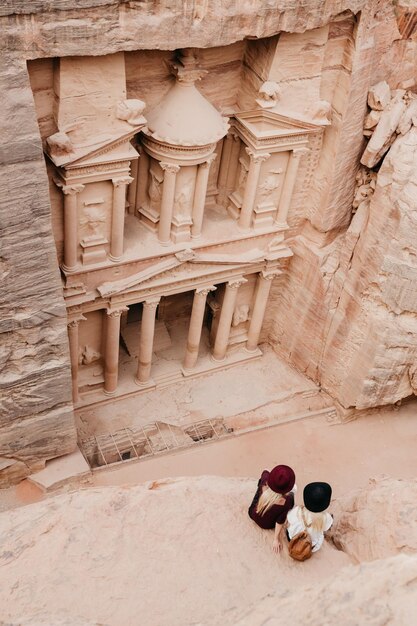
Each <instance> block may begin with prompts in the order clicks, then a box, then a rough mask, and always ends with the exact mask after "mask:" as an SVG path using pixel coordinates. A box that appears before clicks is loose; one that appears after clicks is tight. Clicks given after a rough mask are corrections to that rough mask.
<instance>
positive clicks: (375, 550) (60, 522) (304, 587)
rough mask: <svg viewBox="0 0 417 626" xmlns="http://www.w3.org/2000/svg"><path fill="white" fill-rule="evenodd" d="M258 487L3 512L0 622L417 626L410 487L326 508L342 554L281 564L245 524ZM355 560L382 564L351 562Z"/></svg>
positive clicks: (401, 484)
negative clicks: (332, 516)
mask: <svg viewBox="0 0 417 626" xmlns="http://www.w3.org/2000/svg"><path fill="white" fill-rule="evenodd" d="M255 486H256V482H255V481H254V480H247V479H246V480H245V479H224V478H215V477H201V478H197V479H196V478H187V479H177V480H169V479H167V480H165V481H157V482H153V483H150V484H148V485H144V486H138V487H130V488H110V487H107V488H101V489H88V490H85V491H80V492H77V493H73V494H66V495H61V496H57V497H54V498H50V499H48V500H45V501H43V502H40V503H38V504H35V505H29V506H26V507H23V508H20V509H15V510H13V511H9V512H6V513H3V514H1V515H0V542H1V546H2V551H1V553H0V582H1V584H0V605H1V607H2V611H1V618H0V619H2V620H3V622H0V623H4V624H9V625H10V624H13V625H16V626H17V624H22V626H23V625H25V626H26V625H27V626H29V625H30V624H32V625H34V624H52V623H53V624H63V625H65V624H68V625H69V624H80V625H81V624H91V625H93V624H106V625H107V626H112V625H115V626H116V625H117V626H118V625H119V624H120V623H124V624H129V625H134V624H137V623H138V621H140V623H141V624H149V625H151V624H152V625H153V624H158V625H160V626H164V625H165V624H166V625H167V626H168V625H169V626H174V625H175V624H181V625H184V624H205V625H209V624H210V625H212V626H215V625H216V624H220V623H221V624H236V623H238V624H242V625H243V624H247V625H248V626H256V625H257V624H259V625H261V624H274V625H275V624H276V625H277V626H281V625H285V624H289V623H293V624H297V625H300V626H305V625H306V624H307V625H308V624H323V625H324V624H329V626H330V625H331V624H334V623H338V624H340V625H341V626H354V625H355V626H356V624H373V625H375V624H395V625H397V626H400V625H404V626H405V625H408V624H411V623H413V615H414V614H413V607H415V601H416V588H415V580H416V576H417V556H416V549H417V543H416V536H417V535H416V532H417V530H416V528H417V527H416V517H415V514H414V513H415V491H416V482H415V481H397V480H385V481H382V483H377V484H372V485H370V487H369V488H368V489H364V490H362V491H361V492H357V493H354V494H347V495H346V497H344V498H343V499H340V500H339V501H337V502H335V503H332V507H331V508H332V510H333V511H334V513H335V524H336V528H335V531H334V538H335V540H337V543H338V544H339V546H341V547H343V549H344V550H346V552H347V554H346V553H345V552H341V551H338V550H336V549H335V548H334V547H333V546H332V545H331V543H330V542H329V541H326V542H325V544H324V546H323V547H322V549H321V550H320V551H319V552H317V553H316V554H314V555H313V557H312V558H311V559H310V560H309V561H306V562H304V563H298V562H295V561H292V560H291V559H290V557H289V556H288V555H287V554H286V552H285V551H284V553H283V554H282V555H280V556H277V555H275V554H274V553H273V552H272V550H271V543H272V536H273V533H272V532H270V531H262V530H261V529H259V528H258V527H257V526H256V525H255V524H254V523H253V522H252V521H251V520H250V519H249V517H248V516H247V512H246V510H247V506H248V502H250V499H251V497H252V496H253V493H254V489H255ZM387 500H390V501H392V500H395V507H391V509H390V513H389V515H387V506H386V503H387ZM394 508H395V510H394ZM377 529H379V532H378V531H377ZM407 537H408V540H405V539H406V538H407ZM399 553H401V554H399ZM349 555H352V556H353V557H354V558H355V559H357V560H359V561H360V562H362V561H364V560H367V559H375V558H376V559H377V560H373V561H372V562H370V563H366V564H363V563H362V565H355V566H352V565H350V562H351V561H350V556H349ZM393 555H394V556H393Z"/></svg>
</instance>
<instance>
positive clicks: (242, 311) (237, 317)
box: [232, 304, 249, 327]
mask: <svg viewBox="0 0 417 626" xmlns="http://www.w3.org/2000/svg"><path fill="white" fill-rule="evenodd" d="M248 319H249V304H241V305H240V306H237V307H236V308H235V310H234V312H233V319H232V326H234V327H235V326H239V324H243V322H247V321H248Z"/></svg>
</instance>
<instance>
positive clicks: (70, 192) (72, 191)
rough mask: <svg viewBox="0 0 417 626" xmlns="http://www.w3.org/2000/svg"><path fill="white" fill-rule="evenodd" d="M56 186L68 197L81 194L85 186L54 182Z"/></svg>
mask: <svg viewBox="0 0 417 626" xmlns="http://www.w3.org/2000/svg"><path fill="white" fill-rule="evenodd" d="M54 182H55V184H56V186H57V187H59V188H60V189H61V191H62V193H63V194H65V195H66V196H75V195H76V194H77V193H80V192H81V191H82V190H83V189H84V187H85V185H81V184H79V185H64V184H63V183H60V182H57V181H54Z"/></svg>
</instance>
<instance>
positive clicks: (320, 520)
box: [302, 506, 326, 533]
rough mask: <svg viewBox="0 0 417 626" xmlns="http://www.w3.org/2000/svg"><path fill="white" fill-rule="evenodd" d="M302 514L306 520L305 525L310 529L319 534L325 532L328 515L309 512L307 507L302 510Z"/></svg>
mask: <svg viewBox="0 0 417 626" xmlns="http://www.w3.org/2000/svg"><path fill="white" fill-rule="evenodd" d="M302 514H303V517H304V519H305V525H306V526H307V527H308V528H311V529H312V530H314V531H315V532H317V533H321V532H323V529H324V524H325V522H326V513H325V512H320V513H313V511H309V510H308V509H307V508H306V507H305V506H303V508H302Z"/></svg>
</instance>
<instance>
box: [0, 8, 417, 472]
mask: <svg viewBox="0 0 417 626" xmlns="http://www.w3.org/2000/svg"><path fill="white" fill-rule="evenodd" d="M394 5H396V11H397V13H395V10H394ZM410 16H411V17H410ZM396 18H398V21H397V19H396ZM0 28H1V31H2V35H3V36H2V39H1V42H0V46H1V52H2V56H3V59H4V63H3V66H2V69H1V70H0V80H1V84H2V113H3V117H4V122H3V127H2V139H3V141H2V144H3V146H2V160H1V165H0V167H1V169H2V172H1V173H2V177H1V180H2V183H1V185H2V194H1V204H0V211H1V223H0V225H1V229H2V233H1V236H2V250H1V264H0V271H1V273H2V278H3V282H2V293H1V297H0V306H1V307H2V309H1V310H2V315H1V322H0V331H1V339H2V341H1V353H0V354H1V365H0V367H1V380H0V384H1V386H2V389H3V390H5V391H4V393H3V396H2V413H1V420H0V484H1V482H2V481H3V482H5V481H6V480H8V477H10V476H13V479H16V480H17V479H18V478H19V477H21V476H24V475H25V474H26V473H28V472H29V471H31V468H32V467H34V466H37V465H39V464H42V463H43V462H44V461H45V459H48V458H52V457H54V456H56V455H60V454H64V453H66V452H69V451H71V450H72V449H74V446H75V440H76V434H75V427H74V421H73V415H72V405H71V400H70V387H71V385H70V369H69V358H68V345H67V337H66V319H65V307H64V304H63V301H62V295H61V283H60V277H59V271H58V266H57V262H56V251H55V247H54V242H53V238H52V234H51V215H50V204H49V202H50V200H49V194H48V181H47V176H46V172H45V164H44V160H43V155H42V149H41V138H40V135H39V129H38V126H37V123H36V115H35V108H34V101H33V95H32V90H31V84H30V80H29V75H28V71H27V65H26V64H27V62H28V61H32V68H33V69H34V72H32V73H31V74H32V77H33V75H34V73H35V74H36V72H37V71H38V77H40V78H41V80H40V81H38V83H36V84H37V85H38V87H39V90H38V91H37V90H36V89H35V98H41V99H43V103H44V104H45V111H46V113H45V117H44V118H43V119H42V121H41V130H42V132H45V133H49V132H50V128H51V124H53V120H52V117H51V115H50V114H49V109H48V106H49V105H48V102H49V101H50V98H51V95H52V94H51V92H50V87H49V83H48V76H50V74H51V72H52V67H53V61H52V60H51V59H52V58H53V57H66V56H71V55H105V54H113V53H116V52H120V51H125V52H126V53H127V54H126V59H127V65H126V67H127V74H128V76H127V86H128V91H130V92H133V91H135V90H136V89H137V88H138V85H139V83H140V80H139V79H138V78H137V77H135V76H134V75H133V74H132V73H129V68H130V67H131V66H130V65H129V63H130V61H132V60H134V58H135V55H141V54H142V53H141V52H140V51H142V50H154V51H155V52H153V53H152V54H154V55H158V54H159V55H161V57H162V56H163V55H164V51H166V50H174V49H176V48H180V47H189V46H195V47H199V48H210V49H216V50H217V52H216V53H215V54H217V55H219V54H220V56H222V54H223V53H222V50H223V51H224V60H223V61H224V65H223V67H220V69H219V70H218V77H219V78H218V80H221V78H222V76H223V78H224V75H225V76H226V80H228V79H227V76H229V78H230V77H231V78H232V83H233V89H232V90H231V91H230V95H231V93H232V92H233V98H235V94H236V97H237V98H238V99H239V98H241V102H242V104H243V103H244V102H245V98H248V97H249V96H250V89H249V90H246V91H245V89H243V91H242V93H241V94H240V95H239V94H237V76H238V73H239V72H240V71H241V76H243V75H244V74H245V72H246V74H247V76H250V78H248V82H247V84H248V85H253V84H255V83H256V81H259V80H261V79H264V78H265V77H266V78H273V79H275V80H278V81H279V82H281V83H282V84H281V87H282V88H285V89H287V90H289V91H291V90H292V92H294V94H297V93H298V94H299V96H297V97H296V100H297V102H298V101H299V100H300V98H301V96H302V94H303V93H304V95H306V93H307V94H310V95H311V94H313V92H314V98H316V97H319V98H321V99H324V100H327V101H329V102H330V103H331V115H332V125H331V126H330V127H328V128H327V130H326V133H325V137H324V143H323V150H322V152H321V155H320V160H319V162H318V163H316V164H315V166H316V170H315V171H314V172H310V173H306V172H305V171H301V175H300V178H299V184H298V187H297V186H296V189H295V196H296V198H298V205H299V206H302V207H303V209H302V210H301V211H299V212H298V213H295V214H294V215H293V216H291V215H290V222H291V220H292V222H291V224H292V231H291V233H290V234H291V235H292V236H293V237H295V239H293V241H292V247H293V250H294V253H295V256H294V258H293V261H292V264H291V269H290V272H289V274H288V276H287V277H286V278H285V279H284V280H282V279H281V280H280V281H279V282H278V283H277V285H275V286H274V288H273V291H274V294H275V298H274V301H273V303H272V306H271V307H269V309H268V318H267V320H266V324H265V328H266V329H267V330H268V334H269V337H270V340H271V342H272V343H273V344H274V346H275V348H276V350H277V352H278V353H280V354H281V355H283V356H284V357H285V358H286V359H287V360H289V361H290V362H292V363H293V364H294V365H295V366H296V367H297V368H298V369H300V370H301V371H304V372H306V373H307V374H308V375H309V376H311V377H312V378H313V379H314V380H316V381H319V382H321V384H322V385H323V386H324V387H325V388H326V389H327V390H328V391H329V392H330V393H331V394H332V395H333V396H334V397H335V398H336V399H338V400H339V402H340V403H341V404H342V405H343V406H345V407H351V406H353V407H358V408H361V407H366V406H374V405H377V404H382V403H388V402H393V401H395V400H397V399H399V398H401V397H404V396H405V395H407V394H409V393H411V392H412V391H413V390H414V382H413V381H414V370H413V365H412V362H413V358H414V353H415V337H416V336H417V335H416V334H415V331H416V329H415V319H414V308H413V307H414V304H413V305H410V304H409V302H411V301H412V297H411V296H410V298H411V300H410V298H409V299H408V300H407V303H406V304H404V302H405V300H404V298H403V300H402V301H401V302H402V303H403V304H398V303H397V301H395V302H396V304H395V306H396V308H395V307H394V305H392V302H391V301H392V298H393V297H394V296H392V295H391V296H387V297H385V296H379V295H377V294H376V291H375V289H374V290H373V291H372V289H370V287H371V285H372V284H373V282H372V281H373V280H374V278H375V276H376V275H378V276H379V275H382V274H384V275H385V274H387V277H386V280H385V279H384V280H383V281H382V282H384V284H385V283H387V284H388V283H389V281H391V283H396V282H397V281H398V277H400V278H401V280H403V281H405V282H404V285H405V287H404V289H405V288H406V287H407V289H408V286H409V285H412V282H413V272H414V265H413V254H414V252H413V246H412V242H411V227H412V223H413V220H412V214H411V213H412V210H411V213H410V210H408V209H404V208H401V207H397V208H396V210H395V211H393V210H391V209H390V208H389V206H390V202H392V200H393V198H394V196H395V194H396V193H397V191H398V188H397V186H396V183H395V181H394V179H395V177H396V175H397V170H396V165H395V163H391V161H387V162H386V164H384V167H385V169H386V172H387V176H391V179H392V180H391V182H390V183H386V184H384V185H382V184H380V183H378V184H379V186H378V188H377V190H376V192H375V197H374V200H373V204H372V205H371V207H370V209H369V210H370V214H369V215H370V217H369V220H368V221H367V218H365V217H364V216H363V215H362V217H361V219H362V222H360V217H358V218H357V219H355V221H354V223H352V224H351V223H350V222H351V216H352V199H353V195H354V192H355V176H356V172H357V168H358V164H359V157H360V154H361V152H362V150H363V146H364V142H363V138H362V133H361V131H362V126H363V120H364V117H365V114H366V94H367V91H368V88H369V87H370V85H371V84H372V82H373V81H374V79H375V78H378V80H379V79H381V78H384V77H385V76H387V77H388V78H387V79H388V80H389V81H390V86H391V87H392V88H394V87H397V86H398V81H401V82H403V83H404V82H405V83H407V81H408V82H410V81H411V82H412V81H413V79H414V78H415V63H414V61H415V58H416V57H417V53H416V42H415V39H414V37H415V32H414V31H415V21H414V18H413V11H412V9H409V7H407V6H405V3H401V2H400V3H397V2H391V0H370V1H366V0H332V1H331V2H330V1H329V2H322V0H308V1H305V2H297V3H295V2H293V1H292V0H284V1H283V2H281V3H280V4H279V6H277V5H276V3H275V2H267V3H265V2H264V1H263V0H250V1H249V2H247V3H245V4H242V3H241V2H238V1H237V0H227V1H226V2H224V1H220V0H217V1H216V2H210V3H209V2H207V1H206V0H194V1H191V0H190V1H189V2H179V1H178V2H176V3H173V2H170V1H169V0H163V1H162V2H156V1H155V2H153V1H151V0H150V1H149V2H139V1H135V0H133V1H131V2H124V1H123V2H122V1H119V0H87V1H85V2H82V3H79V2H77V1H76V0H58V1H57V2H54V3H53V5H52V4H51V3H46V2H43V1H42V0H35V1H32V2H29V1H27V2H25V1H23V2H20V3H18V4H16V2H13V1H12V0H6V1H5V2H3V4H2V6H1V8H0ZM279 33H282V36H281V35H279ZM266 37H269V38H270V40H269V48H268V49H266V50H265V54H264V57H263V58H264V59H265V66H262V68H259V67H255V66H252V65H251V58H252V57H251V54H250V47H251V45H252V44H247V47H246V56H245V58H244V59H243V62H242V61H241V56H242V55H241V52H242V49H243V48H242V43H241V42H242V41H243V40H244V39H245V38H246V39H247V40H253V42H254V43H253V47H254V48H256V45H257V44H256V41H255V40H256V38H258V39H259V38H266ZM291 37H292V38H291ZM245 45H246V44H245ZM260 45H264V44H260ZM158 51H159V52H158ZM288 51H289V52H291V54H290V53H288V55H287V56H286V54H287V52H288ZM143 54H144V55H145V56H146V54H145V53H143ZM147 54H151V53H147ZM210 55H211V53H210V51H209V50H208V51H207V56H206V61H207V64H208V65H210V63H211V62H212V61H211V56H210ZM300 55H301V57H300ZM284 58H286V63H285V64H284V65H282V63H281V64H280V59H281V60H282V59H284ZM299 58H302V59H303V63H302V64H303V66H304V67H303V71H302V72H301V74H300V73H299V74H297V73H296V72H295V69H294V67H295V66H294V61H295V60H297V59H299ZM398 58H400V59H401V60H402V65H401V71H399V72H397V71H394V69H393V67H394V65H395V64H396V63H397V60H398ZM44 72H45V74H44ZM293 72H295V74H296V75H293ZM319 74H321V78H319ZM43 79H44V80H43ZM138 80H139V82H138ZM143 80H144V84H146V76H145V77H143ZM35 82H36V81H35ZM394 83H396V84H394ZM32 84H33V81H32ZM162 86H163V81H162V82H161V89H162ZM306 86H307V87H306ZM203 87H204V86H203ZM304 87H306V89H307V92H303V88H304ZM205 88H206V89H207V93H208V94H209V93H210V94H212V95H213V97H215V96H216V85H215V84H214V83H213V84H209V83H207V84H206V86H205ZM248 94H249V95H248ZM307 99H308V98H307ZM225 105H226V106H227V102H226V103H225ZM297 106H298V104H297ZM48 129H49V130H48ZM411 140H412V136H410V137H409V138H408V140H407V141H411ZM393 149H394V148H393ZM407 149H408V148H407ZM398 150H399V151H400V152H401V149H400V147H398ZM390 163H391V165H390ZM389 168H391V169H389ZM301 170H302V168H301ZM390 172H391V173H390ZM307 174H308V176H311V177H313V188H312V190H311V193H310V194H309V195H308V197H306V196H305V191H304V187H305V184H304V181H305V176H306V175H307ZM410 177H411V174H410ZM410 180H411V178H410ZM410 184H411V183H410ZM401 193H404V194H405V195H407V193H408V191H407V189H406V185H405V184H404V188H401ZM303 194H304V195H303ZM376 202H378V203H381V207H382V208H379V205H378V206H377V204H376ZM296 204H297V203H296ZM298 205H297V206H298ZM304 207H306V208H305V210H304ZM407 211H408V213H410V215H408V216H406V215H405V213H407ZM382 214H384V215H385V219H386V220H388V221H389V228H386V222H385V221H384V222H383V223H382V222H381V220H380V215H382ZM360 215H361V214H360ZM401 216H403V217H401ZM401 220H403V221H401ZM366 224H368V225H366ZM401 224H402V225H401ZM407 224H408V227H409V228H410V236H409V237H408V239H407V236H408V235H407V232H405V234H404V228H405V230H407ZM410 224H411V226H410ZM348 227H349V230H347V231H346V229H347V228H348ZM57 228H60V226H59V225H58V226H57ZM381 229H382V231H381ZM393 229H394V230H393ZM357 230H358V232H359V234H358V232H357ZM381 232H383V233H384V237H385V238H382V236H381ZM389 233H391V234H392V235H393V236H394V235H395V236H396V237H397V238H401V237H403V236H404V237H406V244H405V247H404V246H403V248H402V249H403V252H401V254H402V255H403V256H402V257H401V259H402V260H401V262H398V259H397V260H396V259H395V255H397V254H398V253H399V249H400V248H401V245H402V244H401V245H397V247H395V245H392V246H391V245H388V241H387V236H388V234H389ZM358 239H359V240H360V245H359V244H357V243H355V242H356V241H357V240H358ZM409 244H410V245H409ZM407 247H409V248H410V251H409V252H407V254H408V257H407V258H406V251H405V248H407ZM376 248H378V254H379V256H378V255H376V254H374V252H375V249H376ZM381 254H382V255H385V256H384V258H382V257H381ZM389 259H391V261H392V262H391V266H390V268H391V269H388V270H387V267H388V265H389V262H390V261H389ZM364 263H367V264H371V265H372V267H373V270H372V271H368V269H367V270H366V271H364V266H363V264H364ZM343 264H344V265H343ZM387 264H388V265H387ZM394 266H395V267H394ZM338 268H339V270H338ZM340 268H342V270H343V271H341V269H340ZM388 274H389V277H388ZM384 288H385V287H384ZM389 289H390V288H389V287H386V291H387V293H388V292H389ZM393 289H394V287H393ZM411 289H412V287H411ZM391 292H392V290H391ZM391 292H390V293H391ZM368 294H369V295H368ZM407 297H408V296H407ZM394 299H395V298H394ZM403 305H404V306H403ZM393 307H394V308H393ZM401 307H402V308H401ZM394 309H395V310H394ZM399 309H401V311H400V310H399ZM399 320H400V322H399ZM397 328H399V329H400V330H399V334H398V333H397ZM393 329H395V332H394V330H393ZM264 336H265V332H264Z"/></svg>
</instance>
